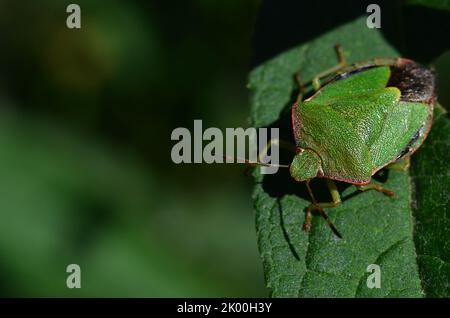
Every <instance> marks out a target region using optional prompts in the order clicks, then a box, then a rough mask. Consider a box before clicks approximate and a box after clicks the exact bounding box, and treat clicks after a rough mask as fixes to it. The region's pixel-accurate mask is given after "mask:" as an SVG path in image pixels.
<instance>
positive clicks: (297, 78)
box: [294, 72, 305, 103]
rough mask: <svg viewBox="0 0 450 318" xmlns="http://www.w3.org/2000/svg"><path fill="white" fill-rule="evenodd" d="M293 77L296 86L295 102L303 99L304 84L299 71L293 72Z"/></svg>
mask: <svg viewBox="0 0 450 318" xmlns="http://www.w3.org/2000/svg"><path fill="white" fill-rule="evenodd" d="M294 79H295V82H296V83H297V86H298V95H297V103H300V102H301V101H302V99H303V95H305V84H304V83H303V81H302V78H301V77H300V72H297V73H295V75H294Z"/></svg>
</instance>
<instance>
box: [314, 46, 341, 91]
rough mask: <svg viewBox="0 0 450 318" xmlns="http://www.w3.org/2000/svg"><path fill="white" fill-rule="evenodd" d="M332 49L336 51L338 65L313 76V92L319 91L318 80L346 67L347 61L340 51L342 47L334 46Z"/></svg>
mask: <svg viewBox="0 0 450 318" xmlns="http://www.w3.org/2000/svg"><path fill="white" fill-rule="evenodd" d="M334 49H335V50H336V54H337V56H338V60H339V63H338V64H337V65H336V66H333V67H331V68H329V69H328V70H325V71H323V72H321V73H319V74H317V75H316V76H314V78H313V80H312V86H313V88H314V90H315V91H317V90H319V89H320V87H321V85H320V78H322V77H325V76H328V75H331V74H333V73H336V72H338V71H339V70H340V69H342V68H344V67H346V66H347V60H346V59H345V56H344V51H343V50H342V46H341V45H340V44H336V45H335V46H334Z"/></svg>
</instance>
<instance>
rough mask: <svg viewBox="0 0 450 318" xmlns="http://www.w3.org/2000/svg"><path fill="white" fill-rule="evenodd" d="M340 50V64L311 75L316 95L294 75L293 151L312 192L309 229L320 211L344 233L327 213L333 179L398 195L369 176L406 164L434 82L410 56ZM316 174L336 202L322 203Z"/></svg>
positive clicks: (296, 170) (294, 168) (426, 126)
mask: <svg viewBox="0 0 450 318" xmlns="http://www.w3.org/2000/svg"><path fill="white" fill-rule="evenodd" d="M336 50H337V54H338V57H339V64H338V65H337V66H336V67H333V68H331V69H329V70H326V71H324V72H322V73H320V74H318V75H317V76H315V77H314V79H313V80H312V86H313V88H314V90H315V92H314V94H313V95H312V96H311V97H308V98H307V99H303V91H304V85H303V84H302V82H301V80H300V75H299V73H297V74H296V76H295V78H296V80H297V83H298V85H299V88H300V93H299V97H298V98H297V101H296V102H295V103H294V105H293V106H292V128H293V133H294V139H295V143H296V144H295V153H296V154H295V156H294V158H293V160H292V162H291V164H290V165H289V170H290V174H291V176H292V177H293V178H294V179H295V180H296V181H299V182H303V181H304V182H306V186H307V189H308V192H309V195H310V197H311V204H310V206H309V207H308V208H307V210H306V218H305V224H304V230H305V231H308V230H309V228H310V221H311V211H317V212H319V213H320V215H322V217H323V218H324V219H325V220H326V221H327V223H328V225H329V226H330V228H331V229H332V231H333V232H334V233H335V234H336V235H337V236H338V237H341V235H340V234H339V232H338V231H337V229H336V228H335V226H334V225H333V224H332V222H331V221H330V220H329V219H328V216H327V214H326V213H325V211H324V210H323V209H324V208H331V207H335V206H337V205H338V204H340V203H341V199H340V195H339V192H338V190H337V187H336V185H335V183H334V180H336V181H342V182H346V183H350V184H354V185H355V186H356V187H357V189H358V190H360V191H367V190H376V191H379V192H381V193H384V194H385V195H388V196H393V195H394V193H393V192H392V191H390V190H387V189H384V188H383V187H381V186H380V185H379V184H376V183H371V179H372V176H373V175H374V174H375V173H376V172H377V171H379V170H381V169H382V168H384V167H387V166H390V167H393V168H397V169H398V168H402V167H403V168H407V167H408V166H409V157H410V156H411V155H412V154H413V153H414V152H415V151H416V150H417V149H418V148H419V147H420V146H421V145H422V143H423V142H424V140H425V138H426V136H427V134H428V132H429V131H430V129H431V125H432V120H433V108H434V105H435V103H436V79H435V75H434V73H433V72H432V71H431V70H429V69H427V68H425V67H424V66H422V65H420V64H418V63H416V62H414V61H412V60H409V59H405V58H392V59H375V60H373V61H370V62H364V63H357V64H353V65H351V66H347V63H346V61H345V58H344V55H343V54H342V49H341V47H340V46H339V45H337V46H336ZM333 74H334V77H332V78H331V79H330V80H328V81H327V82H325V84H324V85H321V84H320V79H321V78H325V77H330V76H331V75H333ZM265 151H267V149H265ZM314 178H324V179H326V183H327V186H328V188H329V190H330V194H331V197H332V199H333V201H332V202H329V203H322V202H317V200H316V199H315V197H314V194H313V193H312V191H311V187H310V184H309V183H310V181H311V180H312V179H314Z"/></svg>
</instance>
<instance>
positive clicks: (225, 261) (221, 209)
mask: <svg viewBox="0 0 450 318" xmlns="http://www.w3.org/2000/svg"><path fill="white" fill-rule="evenodd" d="M69 3H71V1H56V0H53V1H50V0H45V1H39V2H38V1H12V0H2V1H0V38H1V39H2V44H3V45H2V50H1V53H0V55H1V60H0V176H1V178H0V180H1V181H0V189H1V190H0V218H1V222H0V295H1V296H67V297H71V296H124V297H127V296H141V297H152V296H153V297H162V296H198V297H200V296H203V297H212V296H265V295H266V290H265V288H264V283H263V275H262V268H261V264H260V260H259V257H258V255H257V248H256V237H255V231H254V224H253V210H252V203H251V199H250V183H251V180H249V179H248V178H245V177H244V175H243V168H242V167H237V166H231V165H217V166H210V165H190V166H186V165H182V166H177V165H174V164H173V163H172V161H171V159H170V149H171V147H172V145H173V143H172V142H171V140H170V134H171V131H172V130H173V129H174V128H176V127H180V126H185V127H189V128H190V127H191V126H192V123H193V119H203V121H204V125H205V126H215V127H239V126H244V127H245V126H247V125H248V122H247V121H248V119H247V114H248V107H247V102H248V101H247V92H246V88H245V80H246V74H247V72H248V63H249V55H250V53H249V52H250V37H251V32H252V25H253V24H254V18H255V15H256V12H257V6H258V1H207V0H197V1H190V2H189V3H188V2H185V1H175V2H172V1H170V2H162V1H161V2H159V3H158V2H154V1H124V0H123V1H119V0H111V1H107V2H103V1H87V0H79V1H77V2H76V3H77V4H79V5H80V7H81V11H82V29H81V30H69V29H67V28H66V26H65V20H66V17H67V13H66V12H65V11H66V6H67V5H68V4H69ZM71 263H76V264H79V265H80V266H81V271H82V288H81V289H79V290H70V289H67V287H66V285H65V282H66V277H67V273H66V272H65V269H66V266H67V265H68V264H71Z"/></svg>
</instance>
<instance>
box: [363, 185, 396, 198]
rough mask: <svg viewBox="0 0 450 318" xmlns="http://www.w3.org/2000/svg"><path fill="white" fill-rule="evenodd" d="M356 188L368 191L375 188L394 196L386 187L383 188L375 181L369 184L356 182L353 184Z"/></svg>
mask: <svg viewBox="0 0 450 318" xmlns="http://www.w3.org/2000/svg"><path fill="white" fill-rule="evenodd" d="M355 186H356V188H357V189H358V190H359V191H369V190H375V191H378V192H381V193H383V194H385V195H387V196H390V197H393V196H394V194H395V193H394V192H393V191H391V190H388V189H385V188H383V187H382V186H380V185H379V184H376V183H369V184H356V185H355Z"/></svg>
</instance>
